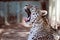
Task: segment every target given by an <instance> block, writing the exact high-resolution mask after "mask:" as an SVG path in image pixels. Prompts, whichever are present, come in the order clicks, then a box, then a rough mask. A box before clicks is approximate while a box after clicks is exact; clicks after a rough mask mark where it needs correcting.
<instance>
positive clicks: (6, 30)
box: [0, 24, 30, 40]
mask: <svg viewBox="0 0 60 40" xmlns="http://www.w3.org/2000/svg"><path fill="white" fill-rule="evenodd" d="M29 30H30V27H24V26H23V25H21V24H11V25H3V26H2V27H1V28H0V40H27V38H28V34H29Z"/></svg>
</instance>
